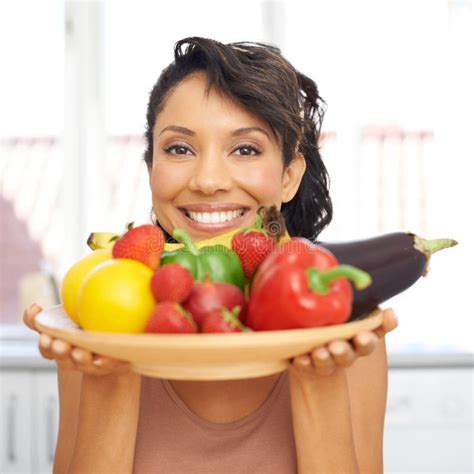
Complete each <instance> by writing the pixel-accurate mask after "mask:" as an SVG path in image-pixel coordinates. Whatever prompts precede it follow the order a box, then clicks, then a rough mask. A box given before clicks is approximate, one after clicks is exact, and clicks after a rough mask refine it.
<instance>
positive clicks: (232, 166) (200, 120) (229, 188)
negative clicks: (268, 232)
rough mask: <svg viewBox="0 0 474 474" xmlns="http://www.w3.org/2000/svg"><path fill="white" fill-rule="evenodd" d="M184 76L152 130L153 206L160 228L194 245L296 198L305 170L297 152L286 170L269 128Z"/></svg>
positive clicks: (200, 77) (196, 78) (200, 78)
mask: <svg viewBox="0 0 474 474" xmlns="http://www.w3.org/2000/svg"><path fill="white" fill-rule="evenodd" d="M205 89H206V76H205V75H204V74H202V73H198V74H194V75H192V76H189V77H188V78H186V79H185V80H184V81H182V82H181V83H180V84H178V85H177V86H176V87H175V88H174V89H173V90H172V92H171V93H170V95H169V96H168V98H167V100H166V102H165V106H164V108H163V110H162V111H161V113H160V114H159V115H158V117H157V119H156V123H155V127H154V129H153V164H152V166H151V168H149V173H150V186H151V191H152V198H153V209H154V211H155V214H156V217H157V219H158V221H159V222H160V224H161V225H162V226H163V228H164V229H165V230H166V231H167V232H168V233H169V234H172V231H173V229H175V228H178V227H179V228H183V229H185V230H186V231H187V232H188V233H189V235H190V236H191V238H192V239H193V240H195V241H199V240H203V239H207V238H210V237H212V236H214V235H218V234H221V233H224V232H227V231H229V230H231V229H234V228H237V227H245V226H250V225H252V224H253V223H254V222H255V217H256V212H257V209H258V208H259V207H260V206H262V205H267V206H268V205H271V204H275V205H276V206H277V208H278V209H280V208H281V204H282V202H287V201H289V200H291V199H292V198H293V196H294V195H295V194H296V191H297V189H298V186H299V183H300V181H301V178H302V176H303V173H304V167H305V163H304V158H303V157H302V156H301V155H299V154H298V155H296V157H295V159H293V160H292V163H291V164H290V165H289V166H288V167H287V169H285V170H283V159H282V153H281V150H280V146H279V144H278V141H277V139H276V138H275V137H274V135H273V134H272V131H271V130H270V128H269V126H268V125H267V124H266V123H265V122H264V121H262V120H261V119H260V118H258V117H256V116H254V115H252V114H250V113H249V112H247V111H246V110H245V109H244V108H242V107H241V106H240V105H237V104H235V103H234V102H232V100H230V99H229V98H228V97H225V96H223V95H222V94H220V93H219V92H217V91H216V90H213V89H212V90H211V91H210V94H209V95H208V96H206V94H205Z"/></svg>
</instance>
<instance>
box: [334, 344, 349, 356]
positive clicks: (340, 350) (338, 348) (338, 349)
mask: <svg viewBox="0 0 474 474" xmlns="http://www.w3.org/2000/svg"><path fill="white" fill-rule="evenodd" d="M345 351H346V347H345V346H344V344H333V345H331V352H332V353H333V354H336V355H341V354H344V352H345Z"/></svg>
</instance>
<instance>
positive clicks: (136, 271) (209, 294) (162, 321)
mask: <svg viewBox="0 0 474 474" xmlns="http://www.w3.org/2000/svg"><path fill="white" fill-rule="evenodd" d="M231 234H232V237H231V238H230V239H229V241H228V243H227V245H225V244H223V243H216V242H224V241H225V240H222V238H221V239H220V240H219V237H218V238H216V239H211V240H210V241H207V243H208V244H209V245H204V246H202V245H201V246H198V245H196V244H195V243H194V242H193V241H192V240H191V238H190V237H189V235H188V234H187V233H186V232H185V231H184V230H183V229H175V230H174V232H173V237H174V238H175V239H176V240H177V241H179V242H180V243H181V244H180V245H176V244H174V245H173V244H165V241H164V236H163V233H162V231H161V229H160V228H158V227H155V226H153V225H141V226H138V227H133V225H132V224H130V225H129V226H128V227H127V230H126V232H125V233H124V234H123V235H118V234H111V233H104V232H102V233H93V234H91V236H90V237H89V240H88V244H89V246H90V247H91V249H92V253H90V254H89V255H88V256H86V257H85V258H83V259H82V260H80V261H78V262H77V263H76V264H75V265H73V266H72V267H71V268H70V269H69V271H68V272H67V273H66V275H65V277H64V279H63V281H62V285H61V298H62V304H63V307H64V310H65V311H66V313H67V314H68V316H69V317H70V318H71V319H72V320H73V321H74V322H75V323H77V324H78V325H79V326H80V327H81V328H83V329H86V330H91V331H105V332H121V333H142V332H149V333H197V332H203V333H223V332H245V331H251V330H258V331H260V330H276V329H296V328H307V327H316V326H323V325H330V324H341V323H344V322H346V321H348V320H350V319H356V318H357V317H360V316H361V315H363V314H367V313H368V312H370V311H371V310H372V309H374V308H375V307H376V306H377V305H378V304H380V303H381V302H382V301H385V300H386V299H388V298H390V297H392V296H394V295H395V294H398V293H400V292H401V291H403V290H405V289H406V288H407V287H408V286H411V285H412V284H413V283H414V282H415V281H416V280H417V279H418V278H419V277H420V276H421V275H422V274H424V273H426V271H427V265H428V261H429V257H430V255H431V254H432V253H433V252H434V251H436V250H439V249H441V248H446V247H448V246H452V245H454V244H455V241H452V240H449V239H438V240H436V241H434V240H432V241H427V240H424V239H420V238H419V237H417V236H414V235H413V234H405V233H395V234H388V235H385V236H380V237H377V238H373V239H368V240H364V241H357V242H350V243H340V244H328V245H326V244H314V243H312V242H310V241H308V240H306V239H303V238H298V237H295V238H290V237H289V236H288V234H287V233H286V230H285V225H284V219H283V217H282V215H281V214H280V213H279V212H278V211H277V209H276V207H275V206H272V207H269V208H268V207H261V208H260V209H259V210H258V214H257V218H256V222H255V224H254V225H253V226H252V227H249V228H245V229H238V230H237V231H233V232H232V233H231ZM408 242H409V243H410V245H408ZM338 254H340V255H341V256H342V259H339V260H340V261H342V262H344V263H343V264H339V263H338V259H336V256H338ZM335 255H336V256H335ZM381 257H383V258H381ZM364 259H365V260H364ZM394 261H396V262H398V263H397V266H394V265H393V262H394ZM403 262H406V263H403ZM354 265H356V266H354ZM404 272H405V274H403V273H404ZM374 277H375V278H374ZM372 282H373V283H372Z"/></svg>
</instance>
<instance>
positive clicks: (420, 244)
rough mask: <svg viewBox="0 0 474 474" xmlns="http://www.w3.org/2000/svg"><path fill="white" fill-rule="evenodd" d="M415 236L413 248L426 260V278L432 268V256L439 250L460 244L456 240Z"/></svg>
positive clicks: (424, 274)
mask: <svg viewBox="0 0 474 474" xmlns="http://www.w3.org/2000/svg"><path fill="white" fill-rule="evenodd" d="M412 235H413V242H414V243H413V248H415V249H416V250H418V251H419V252H421V253H422V254H423V255H424V256H425V258H426V265H425V269H424V270H423V273H422V275H423V276H426V275H427V274H428V271H429V267H430V258H431V255H433V254H434V253H436V252H438V251H439V250H443V249H448V248H449V247H454V246H455V245H457V244H458V242H457V240H454V239H423V238H422V237H420V236H418V235H415V234H412Z"/></svg>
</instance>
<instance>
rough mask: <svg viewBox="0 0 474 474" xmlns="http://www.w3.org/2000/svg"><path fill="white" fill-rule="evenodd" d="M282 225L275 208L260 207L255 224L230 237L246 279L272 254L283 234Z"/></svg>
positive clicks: (283, 222)
mask: <svg viewBox="0 0 474 474" xmlns="http://www.w3.org/2000/svg"><path fill="white" fill-rule="evenodd" d="M284 224H285V221H284V218H283V216H282V215H281V214H280V211H278V210H277V208H276V206H271V207H270V208H266V207H264V206H261V207H259V209H258V211H257V218H256V221H255V224H254V225H253V226H252V227H247V228H245V229H243V230H242V231H241V232H239V233H238V234H235V235H234V236H233V237H232V250H233V251H234V252H235V253H236V254H237V255H238V256H239V258H240V261H241V263H242V268H243V270H244V274H245V276H246V278H251V277H252V276H253V274H254V273H255V272H256V270H257V268H258V266H259V265H260V264H261V263H262V262H263V261H264V260H265V258H266V257H268V255H270V254H271V253H272V252H273V250H274V249H275V247H276V244H277V242H278V239H279V238H280V237H281V235H283V234H284V233H285V225H284Z"/></svg>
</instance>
